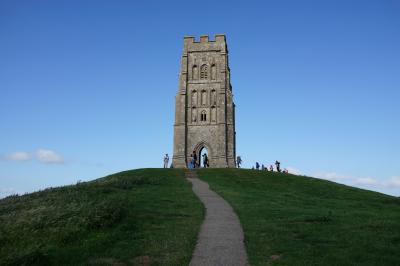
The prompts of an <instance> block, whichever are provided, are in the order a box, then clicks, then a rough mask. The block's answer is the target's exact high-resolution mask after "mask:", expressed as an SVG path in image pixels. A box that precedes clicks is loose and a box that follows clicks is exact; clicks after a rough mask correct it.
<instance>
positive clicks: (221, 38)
mask: <svg viewBox="0 0 400 266" xmlns="http://www.w3.org/2000/svg"><path fill="white" fill-rule="evenodd" d="M183 38H184V41H185V43H187V44H191V43H208V42H212V43H215V42H218V43H225V42H226V37H225V34H215V35H214V40H211V39H210V38H209V36H208V35H200V37H199V39H197V38H196V37H195V36H190V35H187V36H185V37H183Z"/></svg>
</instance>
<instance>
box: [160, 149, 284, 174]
mask: <svg viewBox="0 0 400 266" xmlns="http://www.w3.org/2000/svg"><path fill="white" fill-rule="evenodd" d="M202 156H203V167H204V168H208V167H210V162H209V160H208V156H207V154H206V153H205V154H203V155H202ZM242 162H243V161H242V158H241V157H240V156H237V157H236V166H237V168H240V166H241V165H242ZM168 163H169V156H168V153H167V154H165V156H164V168H168ZM171 167H172V165H171ZM200 167H201V165H200V160H198V158H197V154H196V151H193V152H192V154H191V155H190V160H189V163H188V168H189V169H194V168H200ZM260 167H261V170H262V171H270V172H274V166H273V165H272V164H271V165H270V166H269V167H268V166H265V165H264V164H261V165H260V164H259V163H258V162H256V166H255V168H254V167H252V169H256V170H260ZM275 169H276V171H277V172H279V173H289V171H288V170H287V169H286V168H285V169H283V170H282V169H281V163H280V162H279V161H275Z"/></svg>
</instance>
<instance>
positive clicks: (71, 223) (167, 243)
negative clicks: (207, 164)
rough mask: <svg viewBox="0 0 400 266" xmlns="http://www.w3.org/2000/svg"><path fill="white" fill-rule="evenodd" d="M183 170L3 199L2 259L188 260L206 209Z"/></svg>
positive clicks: (120, 176)
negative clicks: (187, 180) (194, 192)
mask: <svg viewBox="0 0 400 266" xmlns="http://www.w3.org/2000/svg"><path fill="white" fill-rule="evenodd" d="M183 176H184V173H183V171H182V170H173V169H142V170H134V171H126V172H121V173H117V174H114V175H111V176H107V177H104V178H100V179H97V180H95V181H92V182H86V183H80V184H77V185H74V186H65V187H60V188H53V189H46V190H44V191H41V192H36V193H32V194H28V195H24V196H16V197H8V198H6V199H3V200H0V265H150V264H151V265H187V264H188V263H189V261H190V259H191V255H192V252H193V249H194V247H195V244H196V239H197V234H198V230H199V228H200V225H201V222H202V221H203V216H204V214H203V212H204V211H203V206H202V205H201V203H200V202H199V201H198V199H197V198H196V196H195V195H194V194H193V193H192V190H191V186H190V185H189V184H188V183H187V182H186V181H185V179H184V178H183Z"/></svg>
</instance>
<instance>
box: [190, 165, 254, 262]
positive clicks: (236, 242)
mask: <svg viewBox="0 0 400 266" xmlns="http://www.w3.org/2000/svg"><path fill="white" fill-rule="evenodd" d="M186 178H187V179H188V180H189V181H190V182H191V183H192V184H193V187H192V188H193V191H194V193H195V194H196V195H197V196H198V197H199V199H200V200H201V201H202V202H203V204H204V206H205V207H206V210H207V213H206V218H205V220H204V222H203V224H202V226H201V229H200V234H199V236H198V240H197V245H196V249H195V251H194V254H193V257H192V261H191V262H190V266H202V265H207V266H225V265H227V266H228V265H229V266H236V265H237V266H239V265H249V264H248V262H247V255H246V249H245V246H244V243H243V240H244V236H243V230H242V227H241V225H240V221H239V219H238V217H237V216H236V214H235V212H234V211H233V209H232V207H231V206H230V205H229V204H228V203H227V202H226V201H225V200H224V199H223V198H222V197H220V196H219V195H218V194H217V193H215V192H214V191H212V190H210V189H209V186H208V184H207V183H206V182H204V181H201V180H200V179H198V178H197V175H196V172H195V171H193V170H192V171H188V172H186Z"/></svg>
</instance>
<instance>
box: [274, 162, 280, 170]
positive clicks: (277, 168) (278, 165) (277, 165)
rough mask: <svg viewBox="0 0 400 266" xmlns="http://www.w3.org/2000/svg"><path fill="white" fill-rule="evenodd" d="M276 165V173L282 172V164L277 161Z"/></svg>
mask: <svg viewBox="0 0 400 266" xmlns="http://www.w3.org/2000/svg"><path fill="white" fill-rule="evenodd" d="M275 165H276V171H278V172H279V173H280V172H281V163H280V162H278V161H275Z"/></svg>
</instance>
